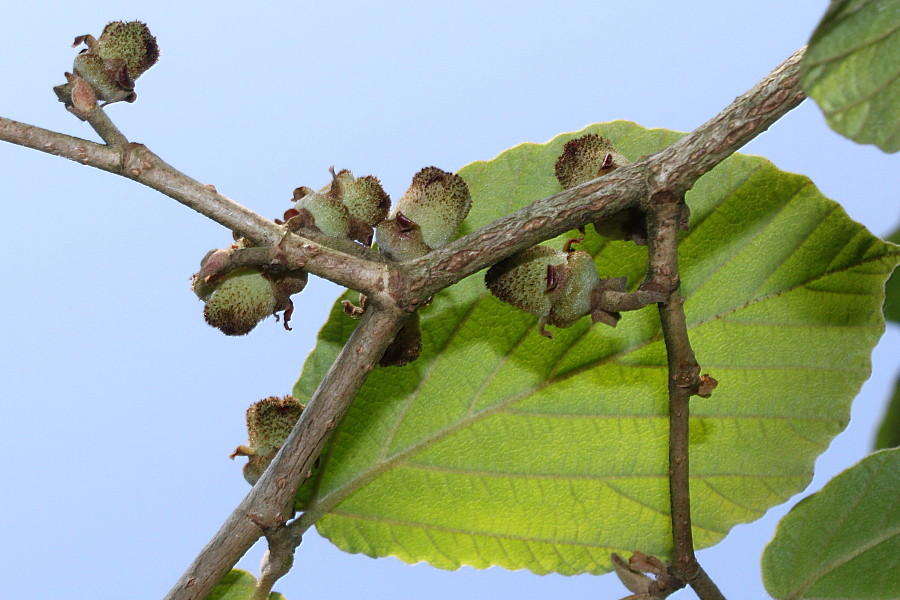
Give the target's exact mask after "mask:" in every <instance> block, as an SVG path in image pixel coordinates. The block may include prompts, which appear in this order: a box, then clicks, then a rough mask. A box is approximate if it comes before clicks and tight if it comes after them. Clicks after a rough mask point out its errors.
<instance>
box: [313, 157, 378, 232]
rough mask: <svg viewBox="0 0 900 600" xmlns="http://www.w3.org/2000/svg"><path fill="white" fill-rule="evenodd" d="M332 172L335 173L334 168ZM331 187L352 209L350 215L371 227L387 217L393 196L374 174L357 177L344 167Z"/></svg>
mask: <svg viewBox="0 0 900 600" xmlns="http://www.w3.org/2000/svg"><path fill="white" fill-rule="evenodd" d="M332 173H333V174H334V171H333V170H332ZM330 187H331V191H332V193H333V194H334V195H335V196H336V197H337V198H339V199H340V201H341V202H343V203H344V206H346V207H347V210H348V211H350V216H351V217H354V218H357V219H359V220H360V221H362V222H363V223H365V224H366V225H368V226H369V227H375V226H376V225H378V224H379V223H381V222H382V221H384V220H385V219H386V218H387V216H388V209H389V208H390V207H391V198H390V196H388V195H387V194H386V193H385V191H384V188H382V187H381V182H380V181H378V178H377V177H375V176H374V175H366V176H365V177H358V178H355V177H353V173H351V172H350V171H348V170H347V169H344V170H342V171H340V172H338V173H337V174H334V179H333V180H332V182H331V184H330ZM323 191H324V188H323Z"/></svg>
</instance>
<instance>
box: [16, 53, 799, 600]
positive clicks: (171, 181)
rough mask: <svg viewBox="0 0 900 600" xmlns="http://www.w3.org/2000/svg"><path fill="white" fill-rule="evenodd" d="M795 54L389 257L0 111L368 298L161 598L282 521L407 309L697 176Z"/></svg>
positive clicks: (86, 159) (48, 140)
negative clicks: (619, 159)
mask: <svg viewBox="0 0 900 600" xmlns="http://www.w3.org/2000/svg"><path fill="white" fill-rule="evenodd" d="M802 55H803V50H801V51H798V52H797V53H795V54H794V55H793V56H792V57H791V58H789V59H788V60H787V61H785V62H784V63H783V64H782V65H780V66H779V67H778V68H776V69H775V70H774V71H773V72H772V73H771V74H770V75H768V76H767V77H766V78H765V79H763V80H762V81H761V82H760V83H759V84H757V85H756V86H754V88H753V89H751V90H750V91H749V92H747V93H746V94H744V95H743V96H741V97H740V98H738V99H737V100H735V102H734V103H732V104H731V105H730V106H729V107H728V108H726V109H725V110H724V111H722V113H720V114H719V115H718V116H717V117H715V118H714V119H712V120H711V121H709V122H708V123H706V124H704V125H703V126H701V127H700V128H698V129H697V130H695V131H694V132H692V133H690V134H688V135H686V136H685V137H684V138H682V139H681V140H680V141H679V142H677V143H676V144H673V145H672V146H670V147H669V148H667V149H665V150H663V151H661V152H659V153H657V154H656V155H653V156H651V157H647V158H645V159H642V160H640V161H637V162H635V163H632V164H631V165H628V166H626V167H623V168H621V169H618V170H617V171H615V172H613V173H611V174H609V175H607V176H605V177H603V178H601V179H597V180H593V181H590V182H587V183H585V184H583V185H580V186H578V187H575V188H572V189H569V190H566V191H564V192H561V193H559V194H556V195H554V196H552V197H549V198H545V199H542V200H538V201H536V202H534V203H533V204H531V205H530V206H528V207H526V208H524V209H522V210H520V211H518V212H516V213H514V214H512V215H509V216H507V217H504V218H503V219H500V220H498V221H495V222H494V223H491V224H490V225H487V226H485V227H483V228H481V229H480V230H478V231H476V232H474V233H471V234H469V235H467V236H465V237H463V238H460V239H458V240H456V241H454V242H451V243H449V244H447V245H446V246H443V247H441V248H439V249H437V250H434V251H432V252H430V253H428V254H426V255H425V256H423V257H421V258H418V259H415V260H411V261H408V262H403V263H395V264H392V265H388V264H386V263H384V262H380V261H373V260H368V259H366V258H363V257H360V256H357V255H353V254H348V253H345V252H341V251H338V250H335V249H333V248H330V247H328V246H326V245H323V244H321V243H316V242H314V241H312V240H310V239H308V238H306V237H302V236H300V235H297V234H294V233H290V232H288V231H287V230H286V229H284V228H283V227H281V226H279V225H277V224H275V223H274V222H272V221H269V220H268V219H265V218H263V217H262V216H260V215H258V214H256V213H254V212H252V211H250V210H248V209H246V208H245V207H243V206H241V205H239V204H237V203H236V202H234V201H233V200H230V199H228V198H226V197H225V196H223V195H221V194H219V193H218V192H217V191H216V190H215V188H213V187H212V186H207V185H203V184H201V183H199V182H197V181H196V180H194V179H192V178H190V177H188V176H186V175H184V174H183V173H180V172H179V171H177V170H176V169H174V168H173V167H171V166H170V165H168V164H166V163H165V162H164V161H162V159H160V158H159V157H158V156H156V155H155V154H153V153H152V152H151V151H150V150H149V149H147V148H146V147H145V146H143V145H141V144H135V143H129V142H127V141H124V140H125V138H124V136H121V137H119V136H117V135H116V132H117V130H116V132H111V130H106V131H104V132H102V133H101V137H103V139H104V140H105V141H107V142H108V144H109V145H103V144H96V143H94V142H90V141H87V140H83V139H79V138H75V137H72V136H67V135H64V134H60V133H56V132H52V131H48V130H46V129H41V128H39V127H34V126H31V125H26V124H23V123H18V122H16V121H12V120H9V119H4V118H0V140H4V141H8V142H11V143H15V144H19V145H22V146H26V147H29V148H33V149H36V150H40V151H42V152H48V153H50V154H55V155H58V156H63V157H65V158H69V159H71V160H75V161H77V162H79V163H81V164H85V165H89V166H93V167H95V168H99V169H102V170H105V171H108V172H111V173H116V174H118V175H122V176H124V177H128V178H130V179H134V180H135V181H137V182H139V183H142V184H144V185H147V186H148V187H151V188H153V189H155V190H157V191H160V192H162V193H163V194H165V195H167V196H169V197H171V198H174V199H175V200H177V201H179V202H181V203H182V204H185V205H186V206H188V207H190V208H192V209H194V210H196V211H197V212H200V213H201V214H203V215H205V216H207V217H209V218H210V219H212V220H214V221H216V222H218V223H220V224H222V225H224V226H225V227H227V228H228V229H230V230H232V231H234V232H236V233H237V234H239V235H241V236H243V237H245V238H247V239H249V240H250V241H252V242H253V243H254V244H256V245H258V246H269V247H272V248H274V249H275V251H272V252H270V253H268V254H266V255H265V256H264V258H262V259H261V260H267V261H271V260H277V261H281V262H283V263H284V264H285V265H286V266H287V267H288V268H301V267H302V268H304V269H306V270H307V271H309V272H310V273H313V274H316V275H320V276H322V277H325V278H326V279H330V280H331V281H334V282H336V283H338V284H340V285H343V286H346V287H350V288H352V289H356V290H359V291H361V292H364V293H366V294H367V295H368V296H369V299H370V302H371V306H372V308H371V309H370V310H368V311H367V312H366V314H365V316H364V318H363V320H362V321H361V324H360V326H359V327H358V328H357V329H356V331H355V332H354V333H353V335H352V336H351V338H350V340H349V342H348V343H347V345H346V346H345V347H344V349H343V350H342V351H341V353H340V354H339V355H338V358H337V359H336V361H335V363H334V365H333V366H332V368H331V369H330V370H329V372H328V374H326V376H325V378H324V379H323V381H322V383H321V384H320V386H319V388H318V390H317V391H316V393H315V395H314V397H313V400H312V401H311V403H310V405H309V406H308V407H307V409H306V411H304V413H303V416H302V417H301V419H300V421H299V422H298V424H297V426H296V427H295V429H294V431H293V433H292V434H291V436H290V437H289V438H288V441H287V442H286V443H285V446H284V448H283V449H282V451H281V452H279V454H278V455H277V457H276V458H275V460H274V461H273V462H272V464H271V466H270V467H269V469H268V470H267V471H266V472H265V474H264V475H263V477H262V478H261V479H260V480H259V482H258V483H257V484H256V486H254V488H253V489H252V490H251V492H250V494H249V495H248V496H247V497H246V498H245V499H244V501H243V502H242V503H241V504H240V505H239V506H238V508H237V509H235V511H234V513H232V515H231V516H230V517H229V518H228V520H227V521H226V522H225V524H224V525H223V526H222V528H221V529H220V530H219V532H218V533H217V534H216V536H215V537H214V538H213V539H212V540H211V541H210V542H209V544H207V546H206V547H205V548H204V549H203V550H202V551H201V553H200V554H199V555H198V557H197V558H196V559H195V561H194V562H193V564H192V565H191V566H190V567H189V569H188V570H187V572H186V573H185V574H184V575H183V576H182V578H181V579H180V580H179V582H178V583H177V584H176V585H175V587H174V588H173V589H172V591H171V592H170V593H169V595H168V596H167V599H168V600H174V599H176V598H178V599H188V598H191V599H199V598H205V597H206V596H207V594H208V593H209V592H210V591H212V589H213V588H214V587H215V585H216V583H217V582H218V581H219V580H220V578H221V577H222V576H223V575H224V574H225V573H227V572H228V570H229V569H230V568H231V567H232V566H233V565H234V564H235V563H236V562H237V560H238V559H239V558H240V557H241V556H242V555H243V554H244V552H246V550H247V549H248V548H249V547H250V546H251V545H252V544H253V543H254V542H255V541H256V540H257V539H258V538H259V537H260V536H262V535H264V534H266V533H268V534H271V533H273V532H274V531H276V530H278V529H279V528H281V527H282V526H283V525H284V523H285V521H286V520H287V519H288V518H289V517H290V515H286V514H285V506H286V504H285V502H286V500H287V499H289V498H291V497H292V496H293V493H294V491H295V490H296V489H297V487H298V486H299V484H300V482H301V481H302V480H303V478H304V477H305V475H306V473H308V472H310V469H311V468H312V464H313V462H314V460H315V457H316V456H318V454H319V451H320V450H321V449H322V446H323V445H324V444H325V441H326V439H327V437H328V435H329V433H330V431H331V429H332V428H333V427H334V426H335V425H336V424H337V423H338V422H339V420H340V418H341V416H342V415H343V414H344V412H346V409H347V407H348V406H349V403H350V400H351V399H352V398H353V397H354V396H355V394H356V393H357V391H358V390H359V388H360V386H361V385H362V383H363V381H364V380H365V378H366V376H367V375H368V373H369V372H370V371H371V370H372V369H373V368H374V367H375V365H376V364H377V363H378V360H379V358H380V356H381V354H382V353H383V352H384V350H385V348H386V347H387V345H388V344H389V342H390V340H391V339H392V338H393V337H394V335H395V334H396V333H397V331H399V329H400V328H401V327H402V325H403V323H404V322H405V320H406V319H407V318H408V315H409V312H408V311H409V310H411V309H413V308H415V307H416V306H417V305H419V304H420V303H421V302H423V301H424V300H426V299H427V298H429V297H431V296H432V295H434V294H435V293H436V292H438V291H440V290H441V289H443V288H445V287H447V286H449V285H452V284H453V283H456V282H458V281H460V280H462V279H463V278H465V277H467V276H469V275H471V274H473V273H475V272H477V271H479V270H481V269H483V268H486V267H488V266H490V265H492V264H494V263H496V262H498V261H500V260H502V259H504V258H506V257H509V256H511V255H512V254H514V253H516V252H519V251H521V250H524V249H526V248H528V247H530V246H533V245H535V244H538V243H540V242H542V241H545V240H548V239H551V238H553V237H556V236H557V235H560V234H561V233H564V232H566V231H568V230H570V229H573V228H576V227H580V226H583V225H585V224H586V223H590V222H596V221H600V220H602V219H604V218H606V217H609V216H610V215H612V214H614V213H616V212H618V211H621V210H623V209H626V208H630V207H636V206H639V205H641V204H642V203H644V202H646V201H647V199H648V198H650V197H651V196H652V195H653V194H655V193H657V192H660V191H669V192H673V193H678V194H683V192H684V191H686V190H687V189H689V188H690V187H691V186H692V185H693V184H694V182H696V180H697V179H699V178H700V176H702V175H703V174H704V173H706V172H707V171H709V170H710V169H711V168H713V167H714V166H715V165H716V164H718V163H719V162H721V161H722V160H724V159H725V158H727V157H728V156H729V155H731V154H732V153H733V152H735V151H736V150H738V149H739V148H740V147H741V146H742V145H744V144H746V143H747V142H748V141H750V140H751V139H753V138H754V137H755V136H756V135H758V134H759V133H761V132H763V131H765V130H766V129H767V128H768V127H769V126H770V125H771V124H772V123H774V122H775V121H777V120H778V119H779V118H780V117H781V116H783V115H784V114H785V113H787V112H788V111H789V110H791V109H792V108H794V107H795V106H797V105H798V104H799V103H800V102H801V101H802V100H803V99H804V97H805V96H804V94H803V92H802V90H801V89H800V87H799V83H798V82H799V63H800V60H801V58H802ZM98 110H100V109H98ZM273 257H274V258H273ZM670 303H671V301H670Z"/></svg>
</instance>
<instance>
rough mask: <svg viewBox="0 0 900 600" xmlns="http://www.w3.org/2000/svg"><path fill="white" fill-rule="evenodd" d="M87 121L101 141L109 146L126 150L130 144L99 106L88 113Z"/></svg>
mask: <svg viewBox="0 0 900 600" xmlns="http://www.w3.org/2000/svg"><path fill="white" fill-rule="evenodd" d="M86 121H87V122H88V124H89V125H90V126H91V127H93V128H94V131H96V132H97V135H99V136H100V139H102V140H103V141H104V142H106V145H107V146H112V147H113V148H124V147H125V146H126V145H127V144H128V138H126V137H125V135H124V134H123V133H122V132H121V131H119V128H118V127H116V124H115V123H113V122H112V120H111V119H110V118H109V115H107V114H106V111H105V110H103V109H102V108H100V107H99V106H97V107H95V108H94V109H93V110H92V111H90V112H89V113H88V115H87V118H86Z"/></svg>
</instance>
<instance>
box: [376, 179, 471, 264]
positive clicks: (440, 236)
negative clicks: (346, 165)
mask: <svg viewBox="0 0 900 600" xmlns="http://www.w3.org/2000/svg"><path fill="white" fill-rule="evenodd" d="M471 206H472V199H471V197H470V196H469V186H468V185H466V182H465V181H463V179H462V177H460V176H459V175H456V174H455V173H448V172H446V171H442V170H441V169H438V168H437V167H425V168H424V169H422V170H421V171H419V172H418V173H416V174H415V176H414V177H413V180H412V184H411V185H410V186H409V189H408V190H406V193H405V194H403V197H402V198H400V200H398V201H397V206H396V207H395V208H394V212H393V215H392V216H396V215H397V214H399V213H402V214H403V215H404V216H405V217H406V218H407V219H409V220H410V221H412V222H414V223H416V224H418V225H419V226H420V227H421V228H422V239H423V240H424V242H425V244H426V245H427V246H428V247H429V248H432V249H434V248H440V247H441V246H444V245H445V244H447V243H448V242H449V241H451V240H452V239H453V238H454V236H456V232H457V230H458V229H459V226H460V225H461V224H462V222H463V220H464V219H465V218H466V216H467V215H468V214H469V208H471Z"/></svg>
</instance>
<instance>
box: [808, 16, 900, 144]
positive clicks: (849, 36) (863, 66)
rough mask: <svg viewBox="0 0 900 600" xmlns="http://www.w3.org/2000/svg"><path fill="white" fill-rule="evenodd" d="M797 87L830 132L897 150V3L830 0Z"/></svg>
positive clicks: (899, 109)
mask: <svg viewBox="0 0 900 600" xmlns="http://www.w3.org/2000/svg"><path fill="white" fill-rule="evenodd" d="M802 83H803V87H804V89H805V90H806V92H807V94H809V96H811V97H812V98H814V99H815V101H816V102H817V103H818V104H819V107H820V108H821V109H822V112H823V113H825V118H826V119H827V120H828V124H829V125H830V126H831V128H832V129H834V130H835V131H837V132H838V133H840V134H841V135H845V136H847V137H849V138H850V139H852V140H854V141H857V142H860V143H862V144H875V145H876V146H878V147H879V148H881V149H882V150H884V151H885V152H896V151H897V150H900V0H833V1H832V3H831V6H829V8H828V11H827V12H826V13H825V16H824V17H823V18H822V21H821V22H820V23H819V26H818V27H817V28H816V31H815V32H814V33H813V35H812V39H810V41H809V48H808V50H807V52H806V56H805V57H804V59H803V75H802Z"/></svg>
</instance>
